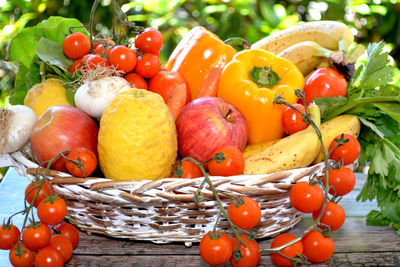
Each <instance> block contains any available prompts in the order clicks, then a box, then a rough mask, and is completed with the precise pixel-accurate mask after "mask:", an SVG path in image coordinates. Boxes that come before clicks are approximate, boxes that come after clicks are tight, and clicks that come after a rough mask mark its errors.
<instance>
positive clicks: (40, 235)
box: [22, 223, 51, 251]
mask: <svg viewBox="0 0 400 267" xmlns="http://www.w3.org/2000/svg"><path fill="white" fill-rule="evenodd" d="M50 237H51V230H50V228H49V227H48V226H47V225H46V224H44V223H34V224H33V225H32V224H31V225H29V226H28V227H27V228H25V229H24V231H23V232H22V241H23V242H24V244H25V246H27V247H28V248H29V249H31V250H33V251H36V250H38V249H41V248H44V247H46V246H47V245H49V243H50Z"/></svg>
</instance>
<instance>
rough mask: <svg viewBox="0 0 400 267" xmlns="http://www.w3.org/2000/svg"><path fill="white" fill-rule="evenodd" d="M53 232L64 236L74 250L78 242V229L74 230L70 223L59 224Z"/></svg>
mask: <svg viewBox="0 0 400 267" xmlns="http://www.w3.org/2000/svg"><path fill="white" fill-rule="evenodd" d="M54 231H56V232H57V233H60V234H61V235H63V236H65V237H66V238H68V239H69V241H71V244H72V247H73V248H76V246H77V245H78V242H79V232H78V229H76V228H75V226H73V225H72V224H70V223H66V222H64V223H61V224H59V225H58V226H57V227H56V228H55V229H54Z"/></svg>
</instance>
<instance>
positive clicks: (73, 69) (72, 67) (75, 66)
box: [68, 58, 82, 73]
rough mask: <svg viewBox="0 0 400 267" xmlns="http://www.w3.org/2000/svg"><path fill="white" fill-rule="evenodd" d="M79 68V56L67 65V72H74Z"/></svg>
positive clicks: (80, 61) (80, 65)
mask: <svg viewBox="0 0 400 267" xmlns="http://www.w3.org/2000/svg"><path fill="white" fill-rule="evenodd" d="M80 69H82V59H81V58H80V59H77V60H75V61H74V62H73V63H72V64H71V66H70V67H69V69H68V71H69V73H74V72H76V71H78V70H80Z"/></svg>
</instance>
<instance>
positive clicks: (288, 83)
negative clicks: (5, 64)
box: [0, 17, 400, 266]
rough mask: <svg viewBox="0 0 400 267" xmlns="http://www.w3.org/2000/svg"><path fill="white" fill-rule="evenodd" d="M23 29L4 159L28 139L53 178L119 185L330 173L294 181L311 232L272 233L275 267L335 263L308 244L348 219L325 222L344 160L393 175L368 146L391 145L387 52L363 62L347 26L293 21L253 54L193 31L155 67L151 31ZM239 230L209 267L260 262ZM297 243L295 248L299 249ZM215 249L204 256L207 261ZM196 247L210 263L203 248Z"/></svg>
mask: <svg viewBox="0 0 400 267" xmlns="http://www.w3.org/2000/svg"><path fill="white" fill-rule="evenodd" d="M43 29H46V30H43ZM29 31H31V32H32V34H33V35H34V37H35V38H34V49H35V51H34V53H33V54H29V55H26V54H24V53H23V52H22V51H23V46H24V45H25V43H24V42H23V40H24V38H26V36H25V37H24V36H18V37H17V38H15V39H14V40H13V41H12V43H11V46H10V53H11V58H12V59H13V60H18V61H20V63H21V66H20V71H19V74H18V75H17V80H16V88H15V92H14V94H13V96H12V98H11V101H12V102H13V103H15V104H17V103H20V104H22V102H23V103H24V105H13V106H11V107H10V108H5V109H2V110H1V121H0V123H1V125H2V130H1V131H2V132H1V134H0V135H1V137H2V139H1V141H0V153H12V152H15V151H17V150H19V149H21V148H22V147H23V146H24V145H26V144H27V143H30V146H31V149H32V154H33V157H34V159H35V161H36V162H37V163H38V164H40V165H41V166H42V167H43V168H47V170H48V169H49V168H51V169H54V170H58V171H62V172H69V173H70V174H71V175H72V176H76V177H86V176H90V175H92V173H93V172H95V175H104V177H105V178H108V179H114V180H127V179H145V180H155V179H162V178H166V177H175V178H197V177H203V176H204V177H205V178H204V179H206V180H207V182H210V180H209V178H208V176H209V175H211V176H236V175H242V174H247V175H251V174H270V173H274V172H278V171H283V170H291V169H296V168H302V167H307V166H310V165H313V164H317V163H319V162H321V161H324V162H325V167H326V172H325V174H326V175H325V178H323V179H322V180H318V179H311V180H312V181H310V182H301V183H297V184H296V185H294V186H293V189H292V191H291V196H290V199H291V202H292V205H293V206H294V207H295V208H296V209H297V210H299V211H301V212H305V213H313V216H314V219H315V223H314V228H315V229H314V228H313V231H312V232H309V233H308V234H307V235H306V236H305V237H304V238H303V240H302V241H300V239H299V238H297V239H298V240H297V241H298V242H296V243H294V242H293V240H294V239H295V238H296V237H293V236H283V237H281V236H278V237H279V238H277V239H275V241H274V242H273V244H272V246H273V247H277V248H279V247H280V246H282V245H283V246H285V247H286V248H284V249H282V250H281V251H279V250H277V249H272V250H263V251H265V252H267V251H269V252H273V254H272V255H273V261H274V262H275V263H276V264H277V265H280V266H290V265H291V264H292V262H291V261H290V260H289V259H288V258H287V257H289V258H291V259H292V261H293V262H296V261H297V262H301V261H304V260H305V258H304V257H303V256H296V254H299V255H300V254H301V255H303V254H304V255H305V256H306V257H307V258H308V259H309V260H311V261H313V262H321V261H325V260H327V259H328V258H329V257H330V255H332V253H333V250H332V246H330V247H329V248H327V250H329V251H330V250H332V251H331V252H332V253H330V254H329V253H327V256H326V255H325V257H323V256H320V255H314V254H313V253H314V252H313V251H315V250H319V248H311V247H310V246H313V245H315V242H316V241H315V242H313V241H312V240H323V238H327V237H325V236H322V234H321V233H325V232H326V230H328V231H327V232H330V231H334V230H336V229H338V228H339V227H340V226H341V224H342V223H343V221H341V222H339V223H337V222H332V221H331V220H332V218H328V217H329V216H328V215H327V214H328V213H329V214H331V213H335V212H336V210H339V211H338V213H335V214H339V213H340V212H341V210H340V209H341V207H340V206H339V205H337V201H338V197H339V196H343V195H345V194H347V193H348V192H350V191H351V190H352V188H353V187H354V183H355V178H354V173H353V171H352V170H350V169H348V168H346V167H344V165H348V164H351V163H353V162H354V161H356V160H357V158H358V157H359V155H360V143H361V157H360V161H361V163H362V164H365V163H366V162H371V166H372V167H373V168H374V169H373V170H374V171H375V173H374V175H375V176H374V177H375V178H376V177H378V178H379V175H386V176H387V175H392V176H393V174H391V173H396V170H397V168H399V167H398V166H397V165H396V166H393V165H389V164H390V163H388V165H387V166H385V167H382V166H378V164H377V163H376V162H375V161H374V159H373V154H374V149H373V148H372V143H373V142H375V143H374V144H375V145H376V147H375V149H376V151H378V152H380V151H384V152H385V153H388V154H390V153H391V152H393V153H394V152H397V151H398V150H399V148H398V146H397V143H396V142H397V141H396V139H394V138H392V136H393V133H395V132H396V131H395V130H396V129H398V126H399V124H398V123H399V117H398V115H397V114H396V112H394V111H392V109H394V108H398V96H397V93H398V92H399V91H400V89H399V88H397V87H395V86H389V85H388V83H389V82H390V80H391V75H392V73H391V68H390V66H389V65H388V64H389V57H388V53H387V52H384V50H383V48H384V44H383V43H378V44H371V45H370V46H369V47H368V49H367V51H366V53H365V48H364V47H363V46H362V45H359V44H356V43H355V42H354V36H353V34H352V33H351V30H350V29H349V28H348V27H347V26H346V25H344V24H343V23H340V22H334V21H320V22H310V23H304V24H299V25H297V26H294V27H291V28H289V29H286V30H282V31H280V32H276V33H274V34H272V35H270V36H268V37H266V38H264V39H262V40H260V41H258V42H256V43H255V44H253V45H251V46H249V44H248V43H247V42H246V41H244V40H242V39H240V38H235V39H231V40H228V41H227V42H223V41H222V40H220V39H219V38H218V37H217V36H216V35H215V34H213V33H212V32H210V31H208V30H207V29H205V28H203V27H195V28H193V29H192V30H190V31H189V32H188V33H187V34H186V36H185V37H184V38H183V39H182V40H181V42H180V43H179V44H178V46H177V47H176V48H175V50H174V51H173V53H172V54H171V55H170V57H169V59H168V62H166V64H165V66H164V65H163V64H162V63H160V60H159V51H160V49H161V46H162V43H163V40H162V34H161V33H160V32H159V31H158V30H156V29H153V28H146V29H143V28H140V27H138V28H137V29H136V31H137V34H136V35H135V36H133V37H132V38H131V39H129V40H128V41H126V42H123V43H121V42H119V41H120V40H119V38H118V39H112V38H96V37H93V36H92V34H91V33H89V32H87V31H86V29H85V28H83V27H82V26H81V25H80V23H79V22H78V21H76V20H74V19H65V18H60V17H52V18H50V19H49V20H47V21H43V22H42V23H40V24H39V25H37V26H35V27H33V28H31V29H27V31H26V32H29ZM234 47H235V48H238V50H239V52H238V51H237V50H236V49H235V48H234ZM21 84H22V85H21ZM26 85H32V86H30V87H29V88H28V90H26V88H25V87H26ZM24 88H25V90H24ZM346 113H347V114H346ZM360 121H361V123H362V124H363V128H362V130H361V133H360V128H361V124H360ZM391 123H392V124H391ZM359 134H360V137H361V138H362V139H361V140H360V143H359V142H358V141H357V137H358V136H359ZM379 138H381V139H379ZM388 149H389V150H388ZM394 154H396V153H394ZM381 157H384V156H381ZM386 157H388V156H387V155H386ZM328 158H329V159H331V160H332V162H333V164H328ZM392 158H393V159H394V160H395V162H400V159H399V158H398V156H396V155H393V156H392ZM381 165H382V164H381ZM384 168H386V174H385V172H384V171H385V170H383V169H384ZM328 177H329V178H328ZM42 184H43V183H42ZM318 184H319V185H318ZM210 186H211V185H210ZM300 187H301V188H300ZM321 188H323V189H324V190H325V191H326V192H325V193H324V192H323V189H321ZM328 191H329V194H331V196H330V197H329V199H328V196H329V194H328ZM308 192H309V194H308ZM214 193H215V192H214ZM216 194H217V193H216ZM309 196H312V198H309ZM236 201H238V202H244V203H246V201H243V199H241V198H239V199H236ZM244 203H242V205H243V204H244ZM238 206H239V207H240V205H238ZM337 206H338V207H339V208H338V207H337ZM328 211H329V212H328ZM324 212H325V213H324ZM223 214H224V215H226V214H227V213H224V212H223ZM322 214H324V215H322ZM325 214H326V215H325ZM340 214H342V213H340ZM342 215H343V216H342ZM342 215H341V216H342V217H343V220H344V214H342ZM325 216H326V217H325ZM239 217H240V216H239ZM226 219H227V220H229V221H230V220H231V219H232V221H233V220H234V219H233V217H231V215H229V216H228V215H227V218H226ZM336 219H337V218H336ZM243 220H247V219H243V218H242V219H238V220H237V221H236V222H235V223H233V224H234V225H236V226H237V229H236V230H238V229H250V228H252V227H253V226H254V225H253V226H250V227H248V228H247V226H246V227H244V228H243V227H241V226H239V225H237V224H240V222H241V221H243ZM255 223H257V221H256V222H255ZM336 223H337V224H336ZM318 227H320V228H322V229H323V231H322V232H319V231H316V229H319V228H318ZM236 230H235V233H236V237H235V238H236V239H233V240H232V242H233V243H234V244H235V245H233V246H232V244H231V243H230V242H231V241H230V240H229V238H228V240H229V242H228V241H226V243H229V244H230V245H227V246H228V247H230V249H228V250H229V251H228V252H227V254H226V259H225V258H224V261H222V262H220V261H218V262H217V263H216V264H221V263H223V262H225V261H227V260H229V259H230V258H231V256H232V253H233V254H234V258H235V259H234V260H233V261H232V260H231V262H232V264H233V265H234V266H244V265H241V264H245V263H243V262H244V261H246V260H247V259H248V258H247V257H253V256H254V255H253V254H252V253H251V252H248V253H247V252H245V251H244V248H241V249H239V247H241V246H242V245H243V244H244V243H246V242H247V243H246V244H248V247H249V248H250V247H252V245H250V244H251V243H252V242H253V241H254V240H252V239H251V238H250V239H248V238H247V237H245V236H242V235H240V236H239V234H238V233H237V231H236ZM225 235H226V234H223V233H216V232H214V233H211V234H207V235H206V236H205V237H204V239H209V240H207V241H204V242H208V243H207V245H206V247H207V249H206V250H210V249H211V248H213V246H215V247H216V250H215V251H217V250H218V246H220V245H221V244H217V245H213V244H214V243H216V242H217V243H219V242H223V239H226V237H225ZM317 235H321V236H317ZM250 236H251V235H250ZM311 236H312V237H311ZM202 242H203V241H202ZM254 242H255V241H254ZM288 242H290V243H289V244H288ZM321 242H322V243H323V242H325V241H321ZM329 242H331V241H329ZM292 243H294V244H292ZM298 243H300V244H301V250H300V249H297V250H296V249H295V248H293V247H296V246H297V247H300V245H298ZM322 243H321V246H323V244H322ZM285 244H286V245H285ZM296 244H297V245H296ZM325 245H326V244H325ZM332 245H333V243H332ZM303 246H304V250H303ZM256 247H258V245H257V246H256ZM225 248H226V247H225ZM235 248H237V249H235ZM292 248H293V250H292ZM242 249H243V251H242V252H241V253H240V252H239V251H240V250H242ZM249 250H250V249H249ZM215 251H214V252H213V251H212V250H211V251H206V252H207V253H211V254H208V256H209V257H210V258H212V259H214V258H215V257H214V256H213V254H212V253H215ZM254 251H257V253H258V251H259V249H258V248H257V249H255V250H254ZM293 251H295V252H296V253H292V252H293ZM324 251H325V250H324ZM200 252H201V254H202V256H203V258H204V259H205V261H206V262H208V263H210V264H214V263H215V262H213V261H212V260H211V261H210V262H209V261H208V260H207V259H206V258H207V256H204V255H203V253H205V252H204V251H203V250H202V245H200ZM218 253H219V252H218ZM277 253H279V255H278V254H277ZM228 254H229V255H228ZM210 255H211V256H210ZM238 255H239V256H238ZM249 255H250V256H249ZM232 257H233V256H232ZM255 259H257V256H256V257H255ZM236 260H238V261H236ZM258 260H259V257H258ZM240 262H242V263H240ZM249 264H250V263H249ZM249 264H247V265H246V266H252V265H249ZM252 264H255V265H257V264H258V261H257V260H254V262H253V263H252Z"/></svg>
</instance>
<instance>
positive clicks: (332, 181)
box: [322, 167, 356, 196]
mask: <svg viewBox="0 0 400 267" xmlns="http://www.w3.org/2000/svg"><path fill="white" fill-rule="evenodd" d="M328 173H329V185H330V186H331V188H330V189H329V193H330V194H331V195H334V194H336V196H344V195H346V194H348V193H350V192H351V190H353V188H354V186H355V184H356V176H355V175H354V172H353V171H352V170H351V169H350V168H347V167H340V168H339V169H330V170H329V171H328ZM322 181H323V183H324V185H326V181H325V176H324V177H323V180H322Z"/></svg>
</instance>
